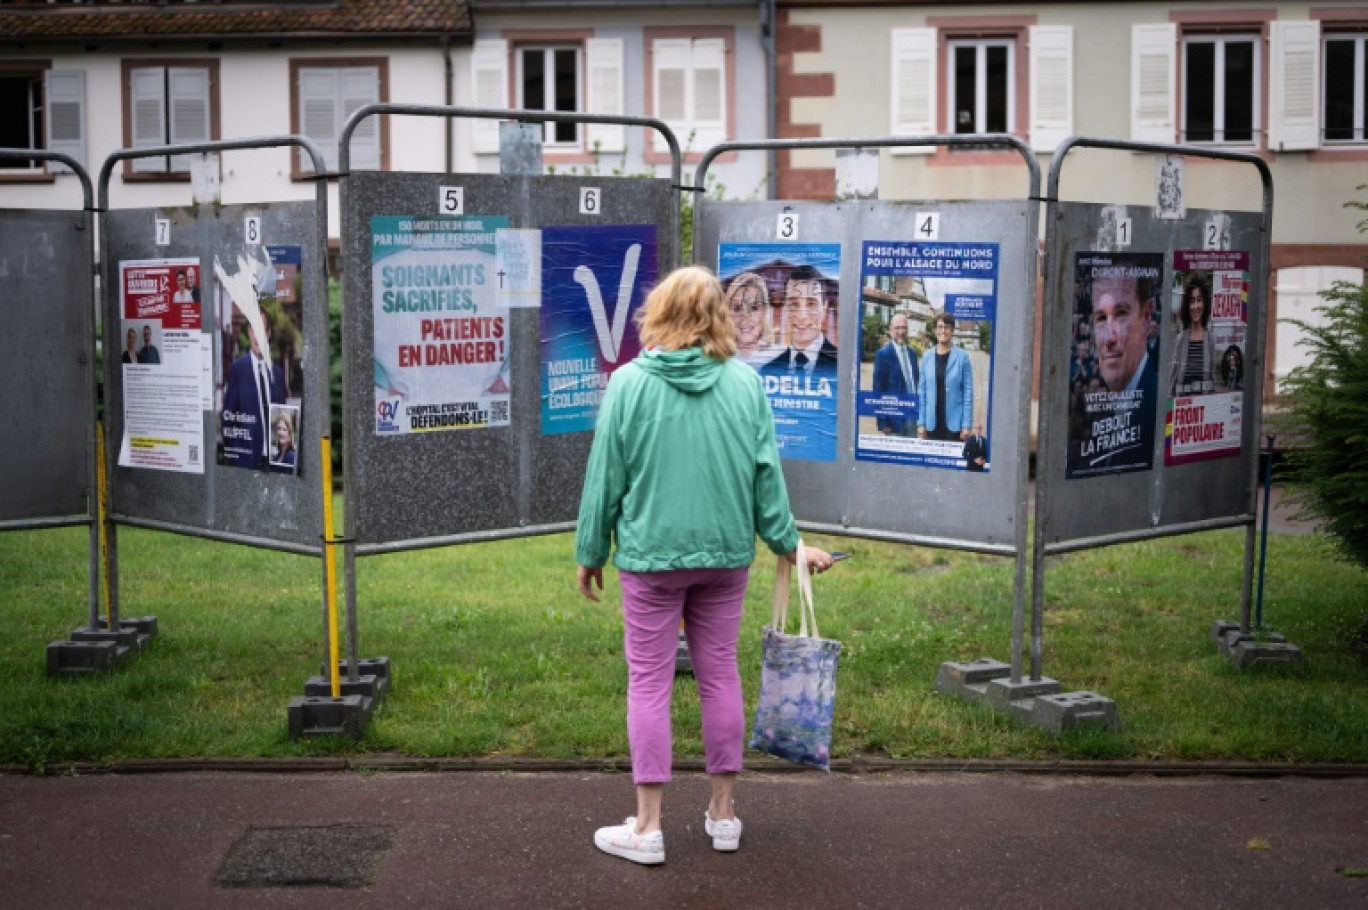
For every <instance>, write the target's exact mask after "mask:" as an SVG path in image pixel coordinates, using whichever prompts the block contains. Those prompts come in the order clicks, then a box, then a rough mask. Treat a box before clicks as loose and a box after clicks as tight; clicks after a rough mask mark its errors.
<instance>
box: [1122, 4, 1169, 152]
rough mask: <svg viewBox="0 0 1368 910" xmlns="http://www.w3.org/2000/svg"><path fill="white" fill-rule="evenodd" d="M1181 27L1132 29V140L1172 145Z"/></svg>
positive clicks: (1157, 26)
mask: <svg viewBox="0 0 1368 910" xmlns="http://www.w3.org/2000/svg"><path fill="white" fill-rule="evenodd" d="M1177 46H1178V25H1177V23H1174V22H1161V23H1156V24H1154V25H1133V26H1131V139H1133V140H1135V141H1136V142H1160V143H1171V142H1173V140H1174V137H1175V135H1176V133H1177V127H1176V123H1175V121H1176V118H1175V116H1174V95H1175V85H1174V83H1175V81H1176V80H1175V78H1174V76H1175V73H1176V72H1177Z"/></svg>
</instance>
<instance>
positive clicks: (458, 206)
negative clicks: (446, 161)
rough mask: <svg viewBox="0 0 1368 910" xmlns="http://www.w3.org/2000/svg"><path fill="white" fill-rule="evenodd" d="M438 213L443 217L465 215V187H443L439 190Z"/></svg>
mask: <svg viewBox="0 0 1368 910" xmlns="http://www.w3.org/2000/svg"><path fill="white" fill-rule="evenodd" d="M437 211H438V212H439V213H440V214H443V215H464V214H465V187H463V186H443V187H438V188H437Z"/></svg>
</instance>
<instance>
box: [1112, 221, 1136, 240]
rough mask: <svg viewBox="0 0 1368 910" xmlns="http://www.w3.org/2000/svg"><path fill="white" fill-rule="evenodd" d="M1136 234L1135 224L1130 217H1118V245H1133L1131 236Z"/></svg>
mask: <svg viewBox="0 0 1368 910" xmlns="http://www.w3.org/2000/svg"><path fill="white" fill-rule="evenodd" d="M1134 236H1135V228H1134V225H1132V224H1131V220H1130V219H1129V218H1118V219H1116V245H1117V246H1118V247H1128V246H1130V245H1131V238H1132V237H1134Z"/></svg>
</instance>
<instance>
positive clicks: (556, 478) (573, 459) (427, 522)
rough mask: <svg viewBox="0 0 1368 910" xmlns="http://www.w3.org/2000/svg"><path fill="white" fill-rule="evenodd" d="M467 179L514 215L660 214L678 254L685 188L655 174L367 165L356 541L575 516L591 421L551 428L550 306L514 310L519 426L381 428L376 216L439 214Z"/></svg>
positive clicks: (354, 357)
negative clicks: (546, 325) (391, 432)
mask: <svg viewBox="0 0 1368 910" xmlns="http://www.w3.org/2000/svg"><path fill="white" fill-rule="evenodd" d="M450 185H459V186H462V187H464V193H465V206H464V211H465V214H466V215H472V216H479V215H485V216H499V215H506V216H508V219H509V227H510V228H543V227H551V226H557V225H590V226H592V225H626V224H652V225H655V226H656V244H657V256H658V262H657V269H658V271H660V272H663V271H665V270H666V269H668V268H669V263H672V262H674V261H675V258H676V256H677V255H678V254H677V250H676V249H675V247H676V244H677V240H676V236H677V232H676V228H675V225H674V222H673V220H672V206H673V205H674V191H673V189H672V187H671V185H670V181H668V180H659V179H648V178H611V177H599V176H594V177H566V176H552V177H539V176H495V175H464V174H463V175H439V174H398V173H379V172H368V171H358V172H356V173H353V174H351V175H350V176H349V177H348V185H347V192H346V198H345V200H344V211H343V216H344V219H345V220H344V224H345V225H346V227H345V229H344V240H343V243H344V254H345V256H346V261H347V273H346V290H345V293H346V298H345V300H346V302H345V306H344V336H343V351H344V355H343V356H344V360H343V369H344V372H345V375H346V376H347V377H348V384H347V390H346V404H345V412H346V416H345V426H346V433H345V439H344V441H345V444H346V457H347V491H348V502H347V506H348V512H347V520H348V535H349V536H350V537H352V538H353V539H354V540H355V542H356V544H357V547H356V549H357V552H358V553H362V554H364V553H368V552H371V553H373V552H382V551H386V550H397V549H405V548H413V547H420V546H435V545H439V544H443V543H455V542H458V541H461V540H486V539H492V538H496V537H512V536H521V535H526V534H534V533H544V532H546V531H548V530H561V529H564V528H565V527H568V526H569V524H568V523H571V522H573V521H574V520H575V517H576V515H577V513H578V510H579V494H580V487H581V485H582V483H583V482H584V468H585V464H586V462H587V460H588V455H589V447H590V444H591V443H592V441H593V434H592V433H590V432H578V433H564V434H559V435H553V436H543V435H542V434H541V430H540V424H541V399H540V390H541V372H540V371H541V338H540V331H541V330H540V313H539V311H538V310H537V309H535V308H527V309H514V310H512V311H511V313H510V322H511V327H510V332H509V355H508V356H509V372H510V377H511V378H510V382H509V385H510V387H511V388H510V394H511V400H510V408H509V411H510V421H511V422H510V425H509V426H506V427H485V428H480V429H476V430H470V431H460V432H444V433H424V434H417V435H400V436H378V435H377V434H376V433H375V419H374V410H375V401H374V396H373V394H372V386H371V382H370V379H369V377H370V376H371V375H372V373H373V358H374V344H375V327H374V319H373V309H372V307H373V304H372V298H371V294H372V291H371V247H370V233H369V224H370V218H371V217H372V216H374V215H393V216H403V215H416V216H423V215H432V214H436V205H437V197H438V187H439V186H450ZM582 186H595V187H600V188H601V189H602V206H603V207H602V214H600V215H597V216H593V215H580V214H579V204H580V200H579V188H580V187H582Z"/></svg>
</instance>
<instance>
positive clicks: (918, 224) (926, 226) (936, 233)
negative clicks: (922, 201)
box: [912, 212, 940, 240]
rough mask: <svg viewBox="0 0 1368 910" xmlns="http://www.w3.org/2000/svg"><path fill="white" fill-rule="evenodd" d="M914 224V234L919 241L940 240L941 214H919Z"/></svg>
mask: <svg viewBox="0 0 1368 910" xmlns="http://www.w3.org/2000/svg"><path fill="white" fill-rule="evenodd" d="M912 223H913V224H914V225H915V227H913V229H912V233H913V234H914V235H915V236H916V238H917V239H918V240H939V239H940V212H918V213H917V214H916V216H915V217H914V218H913V220H912Z"/></svg>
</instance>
